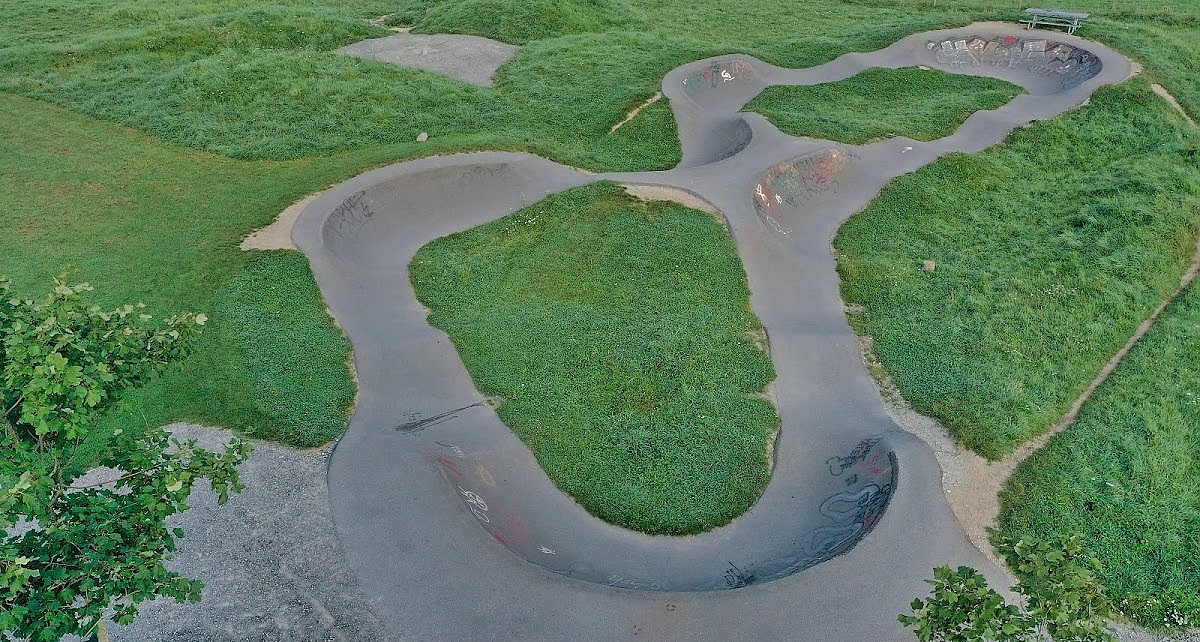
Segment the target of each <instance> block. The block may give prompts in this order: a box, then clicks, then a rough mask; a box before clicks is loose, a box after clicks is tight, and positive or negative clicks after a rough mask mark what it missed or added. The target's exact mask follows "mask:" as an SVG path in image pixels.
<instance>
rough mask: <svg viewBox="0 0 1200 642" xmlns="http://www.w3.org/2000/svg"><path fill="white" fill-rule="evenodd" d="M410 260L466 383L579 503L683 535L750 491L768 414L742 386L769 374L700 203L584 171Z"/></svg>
mask: <svg viewBox="0 0 1200 642" xmlns="http://www.w3.org/2000/svg"><path fill="white" fill-rule="evenodd" d="M410 272H411V277H412V281H413V285H414V287H415V288H416V292H417V296H418V298H419V299H420V300H421V302H422V303H423V304H425V305H426V306H428V307H429V308H430V309H431V310H433V312H432V313H431V314H430V316H429V322H430V323H431V324H432V325H434V326H436V327H439V328H442V329H443V330H445V331H446V332H447V333H448V334H449V335H450V337H451V339H453V341H454V344H455V346H457V347H458V351H459V354H460V355H461V356H462V359H463V362H464V363H465V364H466V365H467V369H468V370H469V371H470V372H471V376H472V377H473V379H474V381H475V385H476V386H477V387H478V388H479V390H480V391H481V392H482V393H483V394H485V395H489V396H497V397H500V398H501V399H502V402H501V404H500V406H499V409H498V411H499V413H500V416H501V418H502V419H503V420H504V421H505V423H507V424H508V425H509V426H510V427H511V428H512V429H513V431H514V432H515V433H516V434H517V435H518V436H519V437H520V438H521V439H522V440H523V441H524V442H525V443H526V444H528V445H529V448H530V449H531V450H532V451H533V453H534V455H535V456H536V457H537V459H538V461H539V462H540V463H541V465H542V467H543V468H544V469H545V470H546V473H547V474H548V475H549V476H550V478H551V479H553V480H554V481H555V483H557V484H558V486H559V487H560V488H561V489H562V490H564V491H566V492H567V493H570V494H571V495H572V496H573V497H575V499H577V500H578V501H579V502H580V503H581V504H582V505H583V506H584V507H585V508H587V509H588V510H589V511H590V512H592V513H593V514H595V515H597V516H599V517H601V518H602V519H605V520H607V521H609V522H612V523H614V524H619V525H621V526H625V527H628V528H633V529H637V530H640V531H644V532H647V533H661V534H687V533H696V532H700V531H704V530H708V529H710V528H713V527H716V526H720V525H722V524H725V523H727V522H729V521H730V520H731V519H733V518H734V517H737V516H738V515H740V514H741V513H743V512H744V511H745V510H746V509H747V508H749V507H750V506H751V505H752V504H753V503H754V501H755V500H756V499H757V498H758V496H759V494H760V493H761V492H762V489H763V488H764V487H765V486H766V483H767V481H768V479H769V473H768V468H767V465H768V464H767V445H768V441H769V439H770V438H771V436H772V435H773V434H774V433H775V431H776V430H777V429H778V425H779V419H778V417H777V416H776V414H775V411H774V409H773V408H772V407H771V405H770V404H769V403H767V402H766V401H764V400H762V399H760V398H758V397H756V396H755V395H756V393H759V392H761V391H762V390H763V388H764V387H765V386H766V385H767V384H768V383H769V382H770V381H771V380H772V379H773V378H774V369H773V367H772V366H771V362H770V359H769V358H768V357H767V355H766V354H765V353H764V351H763V350H761V349H760V348H758V347H757V346H756V345H755V341H754V338H753V336H754V335H755V333H756V332H759V331H761V325H760V323H759V322H758V320H757V318H756V317H755V316H754V314H753V313H752V312H751V311H750V308H749V290H748V287H747V284H746V275H745V273H744V272H743V270H742V266H741V261H740V260H739V259H738V257H737V254H736V252H735V251H734V248H733V243H732V242H731V240H730V238H729V236H728V234H727V233H726V232H725V230H724V229H723V228H722V227H721V225H719V224H718V223H716V222H715V221H713V219H712V218H711V217H710V216H709V215H707V214H704V213H702V212H698V211H695V210H690V209H687V208H684V207H682V206H678V205H674V204H668V203H663V202H653V203H648V204H647V203H643V202H641V201H638V200H636V199H634V198H632V197H630V196H628V195H627V194H625V192H624V190H622V189H621V188H620V187H618V186H616V185H614V184H611V183H600V184H596V185H592V186H588V187H582V188H578V189H575V190H571V191H568V192H565V193H562V194H559V195H556V196H552V197H550V198H548V199H546V200H544V201H542V202H539V203H536V204H534V205H531V206H530V207H527V208H525V209H522V210H520V211H518V212H516V213H514V214H512V215H510V216H507V217H505V218H502V219H500V220H498V221H495V222H493V223H489V224H487V225H483V226H481V227H477V228H475V229H472V230H469V231H467V232H464V233H461V234H455V235H452V236H448V237H445V238H443V239H439V240H437V241H434V242H432V243H430V244H429V245H426V246H425V247H424V248H422V249H421V251H420V252H418V253H417V255H416V257H415V258H414V259H413V261H412V264H411V265H410Z"/></svg>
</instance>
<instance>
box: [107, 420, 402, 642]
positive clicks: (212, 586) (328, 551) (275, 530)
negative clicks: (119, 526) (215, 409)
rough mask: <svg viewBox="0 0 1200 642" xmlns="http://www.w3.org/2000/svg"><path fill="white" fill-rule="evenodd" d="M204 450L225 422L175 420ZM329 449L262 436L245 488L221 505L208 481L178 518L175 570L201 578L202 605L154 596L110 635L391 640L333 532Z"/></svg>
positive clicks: (148, 639) (220, 440) (149, 640)
mask: <svg viewBox="0 0 1200 642" xmlns="http://www.w3.org/2000/svg"><path fill="white" fill-rule="evenodd" d="M171 428H172V430H174V431H176V432H177V434H179V435H180V436H183V437H187V438H191V439H197V440H199V441H200V444H201V445H202V446H204V447H206V448H210V449H217V448H220V447H222V446H223V445H224V443H226V442H227V441H228V439H229V436H230V433H229V431H226V430H219V429H215V428H205V427H201V426H192V425H183V424H180V425H176V426H172V427H171ZM329 450H330V449H329V448H323V449H318V450H312V451H300V450H294V449H291V448H287V447H284V446H280V445H277V444H271V443H265V442H260V443H258V444H256V448H255V450H254V452H253V453H251V455H250V458H249V460H248V461H246V463H245V464H243V465H242V468H241V474H242V481H243V483H245V485H246V490H244V491H243V492H242V493H241V494H239V495H235V496H233V497H232V498H231V499H230V501H229V502H228V503H227V504H225V505H224V506H220V507H218V506H217V503H216V496H215V495H214V494H213V492H212V490H211V489H209V488H208V487H207V485H206V486H205V487H203V488H200V487H197V489H196V490H195V491H194V492H193V493H192V498H191V502H190V503H191V505H192V508H191V509H190V510H188V511H187V512H186V513H183V514H182V515H179V516H177V517H176V518H175V520H174V524H175V525H177V526H179V527H180V528H183V529H184V531H186V533H187V537H185V538H184V539H183V540H182V541H181V542H180V546H179V550H178V552H177V554H176V557H175V560H174V561H173V562H172V564H171V568H172V569H173V570H176V571H179V572H181V573H183V574H184V575H185V576H187V577H190V578H194V579H200V580H202V581H204V583H205V587H204V598H203V600H202V601H201V602H200V603H198V604H177V603H175V602H174V601H170V600H157V601H155V602H151V603H147V604H145V605H144V606H143V607H142V612H141V615H140V616H139V617H138V619H137V621H136V622H134V624H133V625H132V626H129V627H118V626H113V627H112V628H111V629H110V633H111V634H112V638H113V640H116V641H123V640H127V641H131V642H132V641H138V642H143V641H144V642H154V641H159V640H170V641H172V642H177V641H192V640H195V641H197V642H199V641H205V642H220V641H224V640H230V641H232V640H238V641H251V640H252V641H255V642H268V641H275V640H279V641H284V640H286V641H288V642H299V641H307V640H312V641H328V642H342V641H352V642H359V641H362V642H372V641H376V640H386V639H388V638H387V637H386V636H385V634H384V632H383V627H382V626H381V624H380V620H379V617H378V615H377V614H376V613H375V611H374V610H373V609H372V607H371V606H370V602H369V600H368V599H367V597H366V595H365V594H364V593H363V592H362V590H361V589H360V588H359V585H358V581H357V579H356V578H355V577H354V574H353V573H351V572H350V570H349V568H348V567H347V565H346V561H345V553H344V551H343V549H342V545H341V543H340V542H339V541H338V539H337V536H336V534H335V533H334V527H333V521H332V519H331V518H330V514H329V493H328V489H327V486H326V483H325V470H326V463H327V459H328V455H329Z"/></svg>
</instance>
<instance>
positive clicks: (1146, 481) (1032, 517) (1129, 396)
mask: <svg viewBox="0 0 1200 642" xmlns="http://www.w3.org/2000/svg"><path fill="white" fill-rule="evenodd" d="M1198 333H1200V287H1197V286H1193V287H1191V288H1190V290H1189V291H1188V292H1187V293H1185V294H1184V296H1182V297H1181V298H1180V299H1179V300H1178V301H1176V302H1175V304H1174V305H1173V306H1172V307H1171V308H1169V309H1168V311H1167V312H1166V313H1165V314H1164V316H1163V317H1162V318H1161V319H1160V320H1159V322H1158V324H1157V325H1156V326H1155V327H1154V328H1153V329H1152V330H1151V331H1150V332H1149V333H1148V334H1147V335H1146V336H1145V337H1144V338H1143V339H1142V341H1141V342H1140V343H1139V344H1138V345H1137V346H1135V347H1134V349H1133V350H1132V351H1131V352H1130V353H1129V355H1128V357H1127V358H1126V360H1125V361H1124V362H1122V364H1121V366H1120V367H1119V368H1118V369H1117V370H1116V372H1114V373H1113V375H1112V377H1111V378H1110V379H1109V380H1108V381H1106V382H1105V383H1104V385H1103V386H1101V388H1100V389H1099V390H1098V391H1097V392H1096V396H1095V397H1094V400H1093V401H1091V402H1089V403H1088V404H1087V405H1086V406H1084V408H1083V410H1082V411H1081V412H1080V415H1079V418H1078V420H1077V421H1076V422H1075V424H1074V425H1072V426H1071V427H1070V428H1069V429H1068V430H1067V431H1066V432H1064V433H1062V434H1060V435H1058V436H1057V437H1055V438H1054V439H1053V440H1052V441H1051V442H1050V444H1049V445H1048V446H1047V447H1046V448H1044V449H1043V450H1041V451H1039V452H1038V453H1037V454H1035V455H1034V456H1033V457H1031V458H1030V459H1029V460H1028V461H1026V462H1025V463H1024V464H1022V465H1021V467H1020V468H1019V469H1018V470H1017V473H1016V474H1015V475H1014V476H1013V478H1012V479H1011V480H1009V484H1008V487H1007V488H1006V489H1005V491H1004V492H1003V493H1002V495H1001V501H1002V511H1001V516H1000V525H1001V533H1002V534H1004V535H1010V536H1014V537H1021V536H1025V535H1037V536H1050V535H1058V534H1061V533H1080V534H1081V535H1082V536H1083V541H1084V544H1085V545H1086V546H1087V547H1088V548H1090V549H1091V550H1092V551H1094V552H1095V553H1096V555H1097V556H1098V557H1099V558H1100V559H1102V560H1103V561H1104V569H1103V570H1102V571H1101V579H1102V580H1103V581H1104V584H1105V585H1106V586H1107V587H1108V589H1109V594H1110V595H1111V596H1112V597H1113V598H1114V599H1115V600H1116V601H1118V602H1119V603H1120V605H1121V610H1122V611H1123V612H1124V613H1125V614H1126V615H1127V616H1128V617H1130V618H1132V619H1134V620H1135V621H1137V622H1140V623H1142V624H1146V625H1149V626H1152V627H1154V628H1159V629H1161V628H1169V627H1180V626H1188V625H1190V626H1197V625H1200V493H1197V492H1196V480H1197V479H1198V478H1200V450H1198V448H1197V444H1198V443H1200V368H1197V367H1196V365H1197V364H1198V363H1200V342H1198V341H1197V339H1196V337H1197V334H1198Z"/></svg>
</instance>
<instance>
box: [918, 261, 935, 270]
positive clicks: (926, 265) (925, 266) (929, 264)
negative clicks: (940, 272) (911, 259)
mask: <svg viewBox="0 0 1200 642" xmlns="http://www.w3.org/2000/svg"><path fill="white" fill-rule="evenodd" d="M921 269H922V270H925V271H926V272H933V271H934V270H936V269H937V263H934V262H933V261H925V262H924V263H922V264H921Z"/></svg>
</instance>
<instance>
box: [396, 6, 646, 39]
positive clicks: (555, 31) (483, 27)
mask: <svg viewBox="0 0 1200 642" xmlns="http://www.w3.org/2000/svg"><path fill="white" fill-rule="evenodd" d="M420 5H423V6H412V5H410V6H409V7H406V8H405V9H402V11H401V15H404V16H405V17H406V18H408V19H409V20H412V21H413V23H414V24H415V25H416V28H415V31H418V32H420V33H465V34H471V35H475V36H483V37H485V38H492V39H495V40H503V41H504V42H510V43H512V44H517V45H523V44H525V43H527V42H530V41H533V40H544V39H547V38H554V37H557V36H565V35H570V34H576V33H589V32H596V31H606V30H609V29H612V28H614V27H619V26H620V25H622V24H624V23H627V22H628V21H629V17H630V14H631V13H632V12H633V11H634V10H635V8H636V4H634V3H630V2H627V1H626V0H527V1H525V2H518V3H514V2H511V0H440V1H438V2H420ZM418 16H419V17H418Z"/></svg>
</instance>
